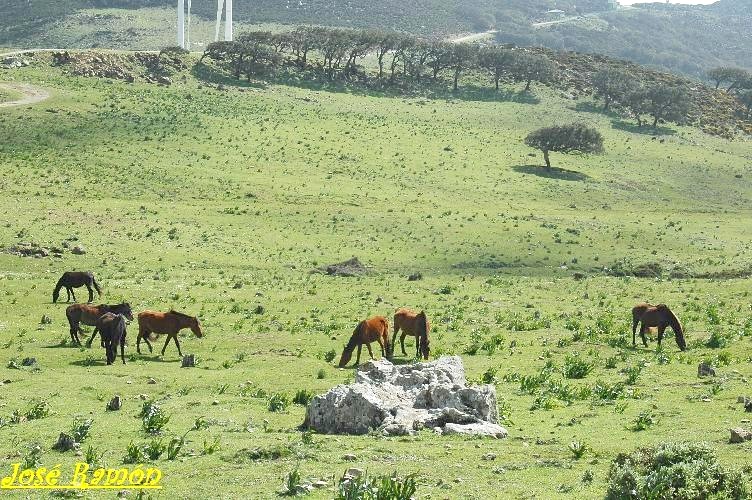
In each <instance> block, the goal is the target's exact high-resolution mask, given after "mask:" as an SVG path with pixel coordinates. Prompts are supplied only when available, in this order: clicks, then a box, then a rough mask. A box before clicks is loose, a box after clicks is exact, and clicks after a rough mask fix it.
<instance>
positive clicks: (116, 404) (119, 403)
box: [107, 396, 123, 411]
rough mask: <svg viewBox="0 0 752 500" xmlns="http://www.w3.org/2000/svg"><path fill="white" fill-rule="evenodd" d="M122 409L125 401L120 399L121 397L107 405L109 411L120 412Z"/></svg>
mask: <svg viewBox="0 0 752 500" xmlns="http://www.w3.org/2000/svg"><path fill="white" fill-rule="evenodd" d="M122 407H123V401H122V400H121V399H120V396H115V397H114V398H112V399H111V400H110V402H109V403H107V411H118V410H119V409H120V408H122Z"/></svg>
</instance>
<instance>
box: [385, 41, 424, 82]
mask: <svg viewBox="0 0 752 500" xmlns="http://www.w3.org/2000/svg"><path fill="white" fill-rule="evenodd" d="M417 43H418V42H417V40H416V39H415V38H413V37H412V36H408V35H399V36H397V37H396V40H395V44H394V50H393V51H392V62H391V63H390V65H389V82H394V77H395V75H396V72H397V66H398V65H400V64H402V68H403V69H402V72H403V74H407V69H406V68H407V65H408V61H409V60H410V57H409V54H410V53H411V50H412V49H413V48H414V47H415V46H416V44H417Z"/></svg>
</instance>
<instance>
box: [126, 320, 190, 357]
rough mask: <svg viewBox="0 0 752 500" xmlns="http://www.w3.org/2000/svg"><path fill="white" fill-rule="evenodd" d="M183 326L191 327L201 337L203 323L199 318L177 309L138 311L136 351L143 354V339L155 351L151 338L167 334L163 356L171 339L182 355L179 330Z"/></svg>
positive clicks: (150, 349) (154, 338) (150, 350)
mask: <svg viewBox="0 0 752 500" xmlns="http://www.w3.org/2000/svg"><path fill="white" fill-rule="evenodd" d="M183 328H190V329H191V331H192V332H193V333H194V335H196V337H198V338H201V336H202V335H203V333H202V332H201V323H199V321H198V318H196V317H194V316H188V315H187V314H183V313H180V312H177V311H169V312H166V313H163V312H157V311H143V312H140V313H138V337H137V338H136V351H137V352H138V353H139V354H141V340H143V341H144V342H146V346H147V347H148V348H149V352H153V351H152V348H151V344H150V343H149V340H156V338H157V335H161V334H165V335H167V340H166V341H165V345H164V347H162V356H164V353H165V349H167V344H169V343H170V339H172V340H174V341H175V345H176V346H177V348H178V354H179V355H180V356H182V355H183V353H182V352H181V351H180V342H178V332H179V331H180V330H182V329H183Z"/></svg>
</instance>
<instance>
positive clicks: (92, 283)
mask: <svg viewBox="0 0 752 500" xmlns="http://www.w3.org/2000/svg"><path fill="white" fill-rule="evenodd" d="M82 286H85V287H86V288H87V289H88V290H89V302H93V301H94V290H92V289H91V287H94V288H95V289H96V290H97V294H99V296H100V297H101V296H102V289H101V288H99V283H97V280H95V279H94V275H93V274H92V273H91V272H89V271H68V272H65V273H63V275H62V276H60V279H59V280H57V284H56V285H55V289H54V290H53V291H52V302H53V303H57V299H58V298H59V297H60V290H61V289H62V288H65V291H66V292H68V302H70V300H71V297H73V302H75V301H76V294H75V293H73V289H74V288H80V287H82Z"/></svg>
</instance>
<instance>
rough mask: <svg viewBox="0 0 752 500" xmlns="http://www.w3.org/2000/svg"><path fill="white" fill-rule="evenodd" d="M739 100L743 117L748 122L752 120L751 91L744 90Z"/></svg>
mask: <svg viewBox="0 0 752 500" xmlns="http://www.w3.org/2000/svg"><path fill="white" fill-rule="evenodd" d="M739 99H740V100H741V101H742V104H744V117H745V118H746V119H747V120H749V119H750V118H752V90H745V91H744V92H742V93H741V94H740V95H739Z"/></svg>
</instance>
